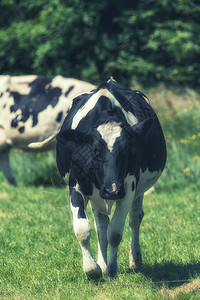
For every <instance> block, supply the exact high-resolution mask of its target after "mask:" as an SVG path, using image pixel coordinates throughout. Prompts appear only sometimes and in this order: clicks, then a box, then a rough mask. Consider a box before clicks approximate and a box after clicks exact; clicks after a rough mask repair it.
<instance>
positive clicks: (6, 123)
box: [0, 75, 95, 185]
mask: <svg viewBox="0 0 200 300" xmlns="http://www.w3.org/2000/svg"><path fill="white" fill-rule="evenodd" d="M94 88H95V86H94V85H92V84H90V83H87V82H84V81H80V80H76V79H73V78H64V77H62V76H55V77H41V76H39V77H38V76H36V75H28V76H16V77H11V76H0V170H1V171H3V173H4V175H5V176H6V178H7V180H8V181H9V182H10V183H11V184H14V185H15V184H16V181H15V179H14V177H13V175H12V172H11V168H10V163H9V150H10V149H11V147H14V148H22V149H28V144H29V143H31V142H35V141H42V140H43V139H46V138H47V137H48V136H49V135H51V134H52V133H53V132H54V131H55V130H57V129H59V128H60V127H61V125H62V122H63V120H64V116H66V113H67V111H68V110H69V109H70V107H71V104H72V99H73V98H74V97H75V96H77V95H78V94H80V93H83V92H89V91H91V90H92V89H94ZM54 146H55V144H54Z"/></svg>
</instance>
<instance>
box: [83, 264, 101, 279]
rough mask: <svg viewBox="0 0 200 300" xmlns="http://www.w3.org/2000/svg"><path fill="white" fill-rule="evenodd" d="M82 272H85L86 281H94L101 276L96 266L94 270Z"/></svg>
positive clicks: (99, 269)
mask: <svg viewBox="0 0 200 300" xmlns="http://www.w3.org/2000/svg"><path fill="white" fill-rule="evenodd" d="M84 271H85V274H86V275H87V277H88V279H94V280H96V279H99V278H100V277H101V276H102V271H101V268H100V267H99V266H98V265H96V267H95V268H91V269H88V270H84Z"/></svg>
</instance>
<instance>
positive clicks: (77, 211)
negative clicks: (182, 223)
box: [70, 187, 102, 278]
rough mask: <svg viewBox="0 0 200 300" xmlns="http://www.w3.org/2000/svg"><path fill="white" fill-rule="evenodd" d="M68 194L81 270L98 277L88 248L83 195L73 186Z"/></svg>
mask: <svg viewBox="0 0 200 300" xmlns="http://www.w3.org/2000/svg"><path fill="white" fill-rule="evenodd" d="M70 196H71V211H72V216H73V227H74V232H75V235H76V237H77V239H78V241H79V243H80V246H81V250H82V255H83V270H84V272H85V273H86V275H87V276H88V277H89V278H98V277H100V276H101V274H102V273H101V268H100V267H99V266H98V265H97V263H96V262H95V260H94V259H93V257H92V253H91V250H90V235H91V229H90V224H89V220H88V218H87V215H86V212H85V204H84V196H83V194H82V193H81V192H80V191H79V190H78V189H77V188H75V187H74V188H71V189H70Z"/></svg>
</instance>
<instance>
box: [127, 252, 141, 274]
mask: <svg viewBox="0 0 200 300" xmlns="http://www.w3.org/2000/svg"><path fill="white" fill-rule="evenodd" d="M129 267H130V268H131V269H133V270H138V269H140V268H141V267H142V255H141V252H140V251H139V252H137V254H136V258H135V259H134V258H133V255H132V252H130V254H129Z"/></svg>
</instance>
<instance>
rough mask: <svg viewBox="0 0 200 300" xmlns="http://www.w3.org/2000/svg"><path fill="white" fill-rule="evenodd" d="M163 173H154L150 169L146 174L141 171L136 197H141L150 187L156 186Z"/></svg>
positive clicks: (159, 171)
mask: <svg viewBox="0 0 200 300" xmlns="http://www.w3.org/2000/svg"><path fill="white" fill-rule="evenodd" d="M161 173H162V171H161V170H158V171H153V172H150V171H149V170H148V169H146V170H145V171H144V172H142V170H140V177H139V181H138V184H137V189H136V194H135V196H136V197H137V196H139V195H142V194H144V193H145V192H146V191H147V190H148V189H150V187H152V186H153V185H154V183H155V182H156V181H157V180H158V178H159V177H160V175H161Z"/></svg>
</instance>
